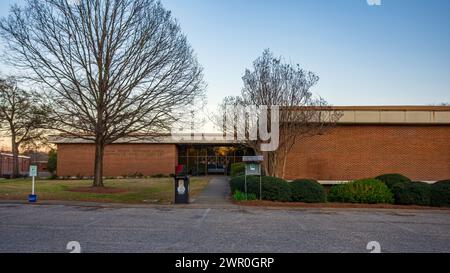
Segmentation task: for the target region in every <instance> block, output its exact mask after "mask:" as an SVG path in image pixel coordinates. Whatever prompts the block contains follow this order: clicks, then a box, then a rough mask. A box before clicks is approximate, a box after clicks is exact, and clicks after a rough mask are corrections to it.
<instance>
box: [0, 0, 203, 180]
mask: <svg viewBox="0 0 450 273" xmlns="http://www.w3.org/2000/svg"><path fill="white" fill-rule="evenodd" d="M0 30H1V35H2V37H3V38H4V41H5V42H6V43H7V44H8V45H9V49H10V51H9V52H10V53H11V54H12V55H11V58H10V59H11V61H12V63H13V64H14V65H15V66H16V67H18V68H20V69H25V70H26V71H27V73H29V74H28V75H26V78H27V79H29V80H32V81H33V82H35V83H37V84H39V86H40V87H42V88H43V93H45V98H46V100H47V103H48V104H49V105H51V106H52V107H51V108H52V109H53V111H52V113H51V118H52V119H51V120H52V123H51V124H52V125H53V128H54V129H57V130H59V131H61V132H63V133H65V134H68V135H71V136H75V137H79V138H83V139H87V140H90V141H93V143H95V166H94V182H93V186H103V179H102V177H103V154H104V150H105V146H106V145H108V144H111V143H113V142H114V141H116V140H118V139H120V138H123V137H125V136H137V135H142V134H146V135H152V134H155V133H156V132H159V131H162V130H166V131H168V130H169V128H170V125H171V123H172V122H174V121H176V120H177V119H178V117H179V116H178V115H177V114H176V111H175V110H177V109H178V108H182V107H183V106H184V105H186V104H189V103H190V102H192V100H193V99H194V98H195V97H196V96H198V95H200V94H202V93H203V90H204V82H203V74H202V68H201V67H200V65H199V64H198V63H197V60H196V57H195V55H194V53H193V50H192V49H191V47H190V46H189V44H188V42H187V40H186V37H185V36H184V35H183V34H182V33H181V30H180V26H179V25H178V24H177V22H176V21H175V20H174V19H173V18H172V16H171V13H170V11H167V10H165V9H164V8H163V7H162V5H161V4H160V3H159V2H158V1H153V0H134V1H132V0H79V1H68V0H28V1H27V4H26V6H25V8H19V7H18V6H14V7H12V9H11V12H10V15H9V17H8V18H7V19H3V20H1V22H0Z"/></svg>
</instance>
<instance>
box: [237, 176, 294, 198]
mask: <svg viewBox="0 0 450 273" xmlns="http://www.w3.org/2000/svg"><path fill="white" fill-rule="evenodd" d="M261 179H262V181H261V191H262V199H264V200H271V201H282V202H286V201H289V200H290V195H291V190H290V188H289V184H288V182H286V181H285V180H283V179H281V178H276V177H271V176H263V177H262V178H261ZM259 187H260V184H259V176H250V175H249V176H247V193H248V194H255V195H256V197H257V198H258V199H259V191H260V188H259ZM230 188H231V192H232V193H235V192H236V191H241V192H245V176H237V177H234V178H232V179H231V180H230Z"/></svg>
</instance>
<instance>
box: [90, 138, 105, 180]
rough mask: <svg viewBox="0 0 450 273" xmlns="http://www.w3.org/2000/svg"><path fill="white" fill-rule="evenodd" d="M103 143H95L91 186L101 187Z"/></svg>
mask: <svg viewBox="0 0 450 273" xmlns="http://www.w3.org/2000/svg"><path fill="white" fill-rule="evenodd" d="M104 151H105V145H104V144H103V143H100V142H98V143H95V163H94V164H95V167H94V183H93V185H92V186H93V187H103V154H104Z"/></svg>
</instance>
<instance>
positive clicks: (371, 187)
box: [328, 178, 394, 204]
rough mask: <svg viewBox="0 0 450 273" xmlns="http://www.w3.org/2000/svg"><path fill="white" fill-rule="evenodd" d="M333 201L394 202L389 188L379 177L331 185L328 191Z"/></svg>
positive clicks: (330, 199)
mask: <svg viewBox="0 0 450 273" xmlns="http://www.w3.org/2000/svg"><path fill="white" fill-rule="evenodd" d="M328 200H329V201H331V202H347V203H367V204H375V203H394V197H393V195H392V193H391V191H390V190H389V188H388V187H387V186H386V185H385V184H384V183H383V182H381V181H380V180H377V179H372V178H368V179H360V180H356V181H353V182H350V183H346V184H340V185H335V186H333V187H331V189H330V192H329V193H328Z"/></svg>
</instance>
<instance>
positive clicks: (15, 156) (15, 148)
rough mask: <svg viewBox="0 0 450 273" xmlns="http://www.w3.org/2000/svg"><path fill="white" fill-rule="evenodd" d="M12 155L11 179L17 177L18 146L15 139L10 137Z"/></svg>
mask: <svg viewBox="0 0 450 273" xmlns="http://www.w3.org/2000/svg"><path fill="white" fill-rule="evenodd" d="M11 144H12V145H11V146H12V154H13V166H12V167H13V168H12V172H11V178H17V177H19V145H18V144H17V143H16V141H15V137H12V142H11Z"/></svg>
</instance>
